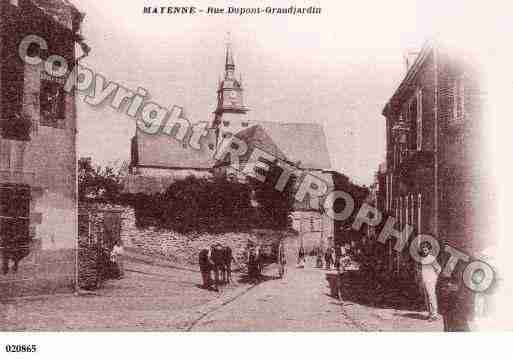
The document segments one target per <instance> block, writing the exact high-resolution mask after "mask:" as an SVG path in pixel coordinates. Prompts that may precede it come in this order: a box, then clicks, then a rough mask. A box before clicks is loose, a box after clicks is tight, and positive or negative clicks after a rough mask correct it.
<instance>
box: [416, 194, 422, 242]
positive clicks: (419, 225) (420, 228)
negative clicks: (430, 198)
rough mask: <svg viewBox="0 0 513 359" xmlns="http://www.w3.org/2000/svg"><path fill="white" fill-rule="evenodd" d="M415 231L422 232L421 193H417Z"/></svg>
mask: <svg viewBox="0 0 513 359" xmlns="http://www.w3.org/2000/svg"><path fill="white" fill-rule="evenodd" d="M417 208H418V213H417V220H418V223H417V233H418V234H420V233H422V194H420V193H419V194H418V206H417Z"/></svg>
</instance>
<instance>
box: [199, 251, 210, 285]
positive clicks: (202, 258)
mask: <svg viewBox="0 0 513 359" xmlns="http://www.w3.org/2000/svg"><path fill="white" fill-rule="evenodd" d="M198 259H199V261H198V262H199V267H200V272H201V279H202V280H203V288H205V289H208V288H210V285H211V284H212V277H211V275H210V272H211V271H212V264H211V262H210V251H209V249H208V248H203V249H202V250H200V252H199V258H198Z"/></svg>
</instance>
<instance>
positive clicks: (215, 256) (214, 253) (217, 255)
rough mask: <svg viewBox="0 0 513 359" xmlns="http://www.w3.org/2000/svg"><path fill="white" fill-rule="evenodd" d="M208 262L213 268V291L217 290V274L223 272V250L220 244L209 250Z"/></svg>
mask: <svg viewBox="0 0 513 359" xmlns="http://www.w3.org/2000/svg"><path fill="white" fill-rule="evenodd" d="M210 260H211V261H212V263H213V267H214V268H213V269H214V289H215V290H218V284H219V283H220V282H219V274H220V273H222V272H223V271H224V249H223V246H222V245H221V244H220V243H216V244H215V245H213V246H212V247H211V248H210Z"/></svg>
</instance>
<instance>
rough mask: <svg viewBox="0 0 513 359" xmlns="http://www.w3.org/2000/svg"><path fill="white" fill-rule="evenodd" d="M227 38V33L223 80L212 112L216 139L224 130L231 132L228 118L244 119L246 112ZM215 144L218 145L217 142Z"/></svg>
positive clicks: (242, 90) (240, 84) (240, 85)
mask: <svg viewBox="0 0 513 359" xmlns="http://www.w3.org/2000/svg"><path fill="white" fill-rule="evenodd" d="M229 36H230V34H229V33H228V34H227V41H226V53H225V62H224V78H223V80H222V81H220V82H219V85H218V88H217V107H216V110H215V111H214V113H215V116H214V121H213V127H214V128H215V129H216V132H217V137H218V138H219V136H221V135H222V132H224V131H225V130H226V131H229V130H231V128H230V125H229V124H230V118H233V119H235V118H240V116H242V117H245V114H246V113H247V112H248V108H247V107H246V106H244V97H243V93H244V89H243V88H242V77H241V80H240V81H239V80H237V78H236V77H235V61H234V60H233V50H232V44H231V42H230V39H229ZM234 116H235V117H234ZM240 119H242V118H240ZM221 123H222V124H221ZM217 143H219V141H218V142H217Z"/></svg>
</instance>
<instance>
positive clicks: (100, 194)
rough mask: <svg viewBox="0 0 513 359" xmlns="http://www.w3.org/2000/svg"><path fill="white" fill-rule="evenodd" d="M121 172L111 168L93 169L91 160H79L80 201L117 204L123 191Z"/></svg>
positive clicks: (98, 167) (99, 167)
mask: <svg viewBox="0 0 513 359" xmlns="http://www.w3.org/2000/svg"><path fill="white" fill-rule="evenodd" d="M122 187H123V185H122V181H121V174H120V171H119V170H117V171H116V169H114V168H113V167H111V166H105V167H104V168H102V167H101V166H96V167H93V165H92V160H91V158H90V157H89V158H81V159H79V160H78V198H79V201H98V202H109V203H116V202H118V201H119V200H120V196H121V191H122Z"/></svg>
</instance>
